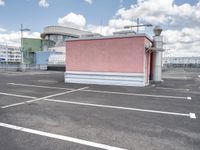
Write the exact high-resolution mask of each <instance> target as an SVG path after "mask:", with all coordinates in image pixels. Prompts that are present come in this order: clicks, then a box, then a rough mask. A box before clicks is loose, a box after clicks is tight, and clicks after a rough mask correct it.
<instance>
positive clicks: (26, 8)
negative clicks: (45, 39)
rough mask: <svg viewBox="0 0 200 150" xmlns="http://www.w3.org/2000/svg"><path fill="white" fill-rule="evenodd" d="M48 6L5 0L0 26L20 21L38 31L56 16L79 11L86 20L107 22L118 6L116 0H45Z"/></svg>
mask: <svg viewBox="0 0 200 150" xmlns="http://www.w3.org/2000/svg"><path fill="white" fill-rule="evenodd" d="M48 3H49V7H48V8H44V7H39V6H38V0H18V2H16V3H14V2H13V0H6V1H5V6H2V7H0V19H1V20H3V21H1V23H0V27H1V28H6V29H9V30H17V29H19V27H20V24H21V23H23V24H24V25H25V26H27V27H30V28H31V29H32V30H33V31H41V30H42V29H43V27H44V26H47V25H55V24H57V20H58V18H59V17H62V16H65V15H66V14H68V13H70V12H74V13H76V14H82V15H83V16H85V17H86V18H87V22H88V23H90V24H96V25H98V24H107V22H108V20H109V19H111V18H112V17H113V16H114V15H115V13H116V11H117V10H118V9H119V8H120V5H121V4H120V0H96V1H95V0H94V1H93V3H92V4H89V3H87V2H85V1H84V0H49V1H48ZM132 3H133V1H132V0H125V1H124V2H123V6H124V7H129V6H130V5H131V4H132Z"/></svg>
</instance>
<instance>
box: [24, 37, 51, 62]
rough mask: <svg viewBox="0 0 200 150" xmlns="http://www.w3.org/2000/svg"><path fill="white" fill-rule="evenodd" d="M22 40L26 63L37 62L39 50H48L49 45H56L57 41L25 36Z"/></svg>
mask: <svg viewBox="0 0 200 150" xmlns="http://www.w3.org/2000/svg"><path fill="white" fill-rule="evenodd" d="M22 40H23V41H22V43H23V45H22V47H23V55H24V62H25V63H26V64H35V56H36V52H37V51H46V50H47V49H48V48H49V47H52V46H54V45H55V42H53V41H49V40H44V39H35V38H23V39H22Z"/></svg>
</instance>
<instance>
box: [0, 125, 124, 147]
mask: <svg viewBox="0 0 200 150" xmlns="http://www.w3.org/2000/svg"><path fill="white" fill-rule="evenodd" d="M0 126H1V127H4V128H9V129H13V130H17V131H21V132H26V133H31V134H35V135H40V136H45V137H49V138H53V139H58V140H62V141H67V142H73V143H77V144H81V145H86V146H90V147H95V148H101V149H104V150H127V149H124V148H118V147H114V146H109V145H105V144H101V143H95V142H91V141H86V140H82V139H78V138H73V137H69V136H63V135H59V134H53V133H48V132H43V131H39V130H34V129H30V128H24V127H20V126H15V125H11V124H6V123H2V122H0Z"/></svg>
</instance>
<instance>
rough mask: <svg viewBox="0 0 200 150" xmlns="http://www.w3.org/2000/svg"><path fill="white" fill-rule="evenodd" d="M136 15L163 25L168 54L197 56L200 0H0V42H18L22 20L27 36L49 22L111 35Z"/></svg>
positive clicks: (35, 34) (132, 21)
mask: <svg viewBox="0 0 200 150" xmlns="http://www.w3.org/2000/svg"><path fill="white" fill-rule="evenodd" d="M138 17H139V18H140V23H141V24H145V23H151V24H153V25H160V26H161V27H162V28H163V29H164V31H163V36H164V39H165V43H166V49H168V50H169V51H168V53H169V55H178V56H179V55H180V56H183V55H186V56H196V55H198V56H200V44H199V43H200V42H199V40H200V37H199V36H198V35H200V0H15V1H14V0H0V20H1V21H0V43H8V44H13V45H19V41H20V40H19V37H20V35H19V29H20V24H21V23H23V25H24V27H27V28H30V29H31V32H29V33H25V36H27V37H39V35H40V33H41V32H42V31H43V28H44V27H45V26H48V25H62V26H69V27H75V28H79V29H83V30H89V31H93V32H98V33H101V34H103V35H110V34H112V32H114V31H118V30H123V27H124V26H125V25H134V24H136V18H138ZM151 31H152V28H141V29H140V32H142V33H147V34H150V36H151V35H152V32H151ZM194 34H195V35H194ZM197 34H198V35H197Z"/></svg>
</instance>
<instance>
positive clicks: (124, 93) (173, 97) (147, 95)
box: [8, 83, 191, 100]
mask: <svg viewBox="0 0 200 150" xmlns="http://www.w3.org/2000/svg"><path fill="white" fill-rule="evenodd" d="M8 84H10V85H17V86H25V87H39V88H49V89H66V90H67V89H68V88H60V87H49V86H38V85H29V84H18V83H8ZM69 89H70V88H69ZM70 90H72V89H70ZM73 90H74V89H73ZM82 91H83V92H93V93H104V94H116V95H129V96H142V97H145V96H146V97H157V98H169V99H186V100H191V97H182V96H169V95H151V94H137V93H126V92H112V91H99V90H82Z"/></svg>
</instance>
